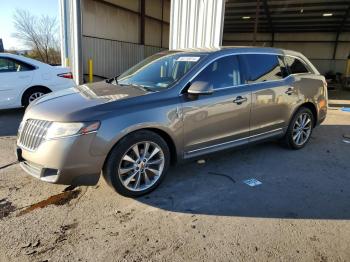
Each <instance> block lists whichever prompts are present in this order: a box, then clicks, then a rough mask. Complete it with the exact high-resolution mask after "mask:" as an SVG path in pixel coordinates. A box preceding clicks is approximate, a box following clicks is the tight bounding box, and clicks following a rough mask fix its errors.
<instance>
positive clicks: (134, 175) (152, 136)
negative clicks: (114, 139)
mask: <svg viewBox="0 0 350 262" xmlns="http://www.w3.org/2000/svg"><path fill="white" fill-rule="evenodd" d="M169 164H170V151H169V148H168V145H167V144H166V142H165V141H164V139H163V138H162V137H160V136H159V135H157V134H156V133H153V132H151V131H146V130H145V131H138V132H135V133H132V134H130V135H128V136H127V137H125V138H124V139H122V140H121V141H120V142H119V143H118V144H117V145H116V146H115V147H114V148H113V149H112V151H111V153H110V154H109V156H108V158H107V161H106V163H105V166H104V168H103V176H104V178H105V179H106V180H107V182H108V183H109V184H110V185H111V186H113V187H114V189H115V190H116V191H117V192H118V193H120V194H121V195H124V196H127V197H138V196H141V195H144V194H147V193H150V192H151V191H153V190H154V189H155V188H156V187H157V186H158V185H159V184H160V183H161V181H162V180H163V179H164V176H165V174H166V172H167V169H168V167H169Z"/></svg>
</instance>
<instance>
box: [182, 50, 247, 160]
mask: <svg viewBox="0 0 350 262" xmlns="http://www.w3.org/2000/svg"><path fill="white" fill-rule="evenodd" d="M195 81H203V82H208V83H210V85H212V87H213V88H214V93H213V94H211V95H200V96H198V97H197V98H194V99H193V98H192V99H191V98H188V96H187V95H186V94H183V95H182V105H183V121H184V149H185V158H186V157H189V156H195V155H200V154H202V153H208V152H213V151H216V150H220V149H223V148H225V147H231V146H234V145H235V144H243V143H246V142H247V141H246V138H247V137H248V135H249V117H250V107H251V91H250V90H249V88H247V86H242V82H243V76H242V72H241V68H240V63H239V59H238V56H235V55H230V56H226V57H222V58H219V59H217V60H215V61H214V62H212V63H211V64H209V65H208V66H207V67H206V68H205V69H204V70H203V71H201V72H200V73H199V74H198V75H197V76H196V77H195V78H194V79H193V80H192V81H191V82H195Z"/></svg>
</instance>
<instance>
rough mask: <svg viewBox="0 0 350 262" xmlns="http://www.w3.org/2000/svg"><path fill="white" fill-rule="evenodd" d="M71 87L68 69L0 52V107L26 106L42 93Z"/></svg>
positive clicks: (71, 81) (72, 83)
mask: <svg viewBox="0 0 350 262" xmlns="http://www.w3.org/2000/svg"><path fill="white" fill-rule="evenodd" d="M74 86H75V82H74V81H73V75H72V73H71V71H70V69H69V68H66V67H61V66H51V65H48V64H45V63H42V62H39V61H37V60H34V59H30V58H27V57H24V56H19V55H14V54H7V53H0V109H8V108H16V107H22V106H24V107H26V106H28V105H29V103H31V102H32V101H34V100H35V99H36V98H38V97H40V96H42V95H44V94H47V93H50V92H52V91H57V90H61V89H65V88H70V87H74Z"/></svg>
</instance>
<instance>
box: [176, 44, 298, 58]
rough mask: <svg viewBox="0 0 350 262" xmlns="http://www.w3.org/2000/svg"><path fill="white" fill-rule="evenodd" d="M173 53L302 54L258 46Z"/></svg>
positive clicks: (196, 49)
mask: <svg viewBox="0 0 350 262" xmlns="http://www.w3.org/2000/svg"><path fill="white" fill-rule="evenodd" d="M173 51H175V52H176V51H177V52H184V53H205V54H214V53H215V54H218V53H232V54H234V53H260V54H276V55H283V54H287V55H294V56H300V55H301V54H300V53H299V52H296V51H291V50H285V49H280V48H274V47H256V46H220V47H205V48H184V49H175V50H173Z"/></svg>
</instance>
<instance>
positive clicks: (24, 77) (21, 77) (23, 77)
mask: <svg viewBox="0 0 350 262" xmlns="http://www.w3.org/2000/svg"><path fill="white" fill-rule="evenodd" d="M19 78H20V79H26V78H29V76H19Z"/></svg>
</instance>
